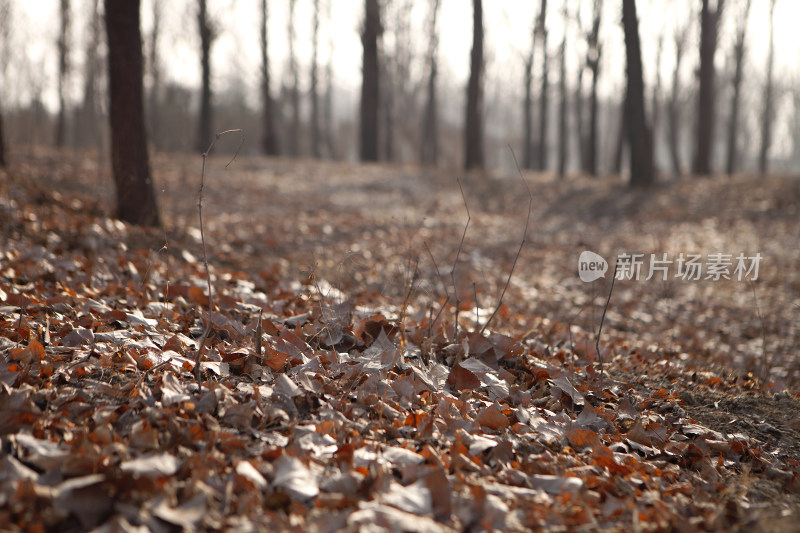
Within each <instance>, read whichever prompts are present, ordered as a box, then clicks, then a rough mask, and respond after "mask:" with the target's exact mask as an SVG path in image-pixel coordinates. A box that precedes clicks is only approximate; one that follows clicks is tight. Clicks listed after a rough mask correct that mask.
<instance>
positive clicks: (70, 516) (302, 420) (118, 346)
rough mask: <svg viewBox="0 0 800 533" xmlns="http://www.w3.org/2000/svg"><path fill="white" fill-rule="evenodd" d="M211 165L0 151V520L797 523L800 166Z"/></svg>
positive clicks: (227, 524)
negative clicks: (743, 269) (144, 206)
mask: <svg viewBox="0 0 800 533" xmlns="http://www.w3.org/2000/svg"><path fill="white" fill-rule="evenodd" d="M200 163H201V160H200V157H193V156H175V155H158V156H156V157H154V161H153V169H154V178H155V184H156V188H157V189H158V191H159V196H160V202H161V209H162V215H163V219H164V220H165V221H166V222H165V228H163V229H142V228H134V227H129V226H127V225H125V224H122V223H120V222H118V221H115V220H113V219H112V218H110V217H111V216H112V215H113V209H112V203H111V199H112V198H113V188H112V181H111V178H110V176H108V174H107V171H106V170H104V169H105V167H106V164H107V161H98V159H97V158H96V157H95V156H93V155H92V154H73V153H54V152H48V151H45V150H33V151H31V152H30V153H27V154H24V157H23V156H20V157H19V158H18V160H17V161H12V165H11V167H10V168H9V169H8V171H7V172H5V173H2V174H0V177H1V178H2V180H0V227H1V228H2V235H3V240H2V241H0V244H1V245H2V248H0V258H1V259H2V264H0V312H1V313H2V314H1V315H0V350H2V351H1V352H0V353H1V354H2V359H0V443H1V444H2V448H1V449H2V452H0V453H2V456H1V458H0V529H2V530H23V529H35V528H38V529H40V530H52V531H56V530H58V531H68V530H76V531H77V530H91V529H96V530H98V531H106V530H108V531H111V530H122V531H140V530H147V529H149V530H163V531H169V530H177V529H181V528H182V529H189V530H192V529H199V530H207V529H220V528H227V529H231V528H238V529H244V530H260V529H294V528H300V529H308V530H315V531H333V530H342V529H344V530H353V531H356V530H361V529H363V530H370V531H371V530H374V529H375V528H376V527H382V528H383V529H384V530H387V531H448V530H470V531H479V530H484V529H486V530H488V529H508V530H528V529H536V530H544V531H565V530H580V529H585V530H607V531H628V530H641V531H667V530H675V529H677V530H687V531H692V530H695V531H707V530H745V531H781V530H783V531H791V530H793V529H794V524H795V522H796V521H797V518H798V513H800V479H798V474H799V473H800V444H798V431H800V398H799V397H798V392H800V363H799V362H798V348H800V328H798V323H800V322H799V321H798V314H800V247H798V246H797V237H796V224H797V220H798V215H800V179H797V178H793V177H785V176H771V177H767V178H764V177H758V178H757V177H753V176H736V177H732V178H729V177H711V178H698V179H684V180H680V181H664V182H662V183H661V184H659V185H658V186H656V187H655V188H653V189H648V190H630V189H628V188H627V187H626V186H624V185H623V184H621V183H620V182H619V180H618V179H616V178H603V179H598V180H592V179H588V178H585V177H579V176H573V177H569V178H568V179H566V180H561V181H559V180H556V179H555V178H554V177H552V176H549V175H534V174H525V176H524V177H525V182H523V181H522V180H521V179H520V177H519V175H518V174H517V173H516V171H511V170H509V171H505V172H498V173H495V174H468V175H463V174H460V173H458V172H456V171H446V170H441V169H439V170H434V169H420V168H418V167H413V166H399V165H394V166H392V165H364V166H359V165H352V164H345V163H330V162H307V161H293V160H288V159H263V158H249V157H240V158H238V159H237V160H236V161H234V162H233V163H231V164H230V165H228V167H227V168H226V167H225V165H226V163H228V159H226V158H223V157H221V156H220V157H212V158H210V159H209V161H208V166H207V168H206V174H205V180H204V183H205V186H204V190H203V218H204V226H203V230H204V231H203V233H202V236H204V237H205V244H206V253H205V256H206V257H207V262H208V275H209V276H210V285H211V292H210V294H209V279H208V278H207V274H206V267H205V261H204V251H203V242H202V237H201V232H200V227H199V222H198V208H197V204H198V192H199V187H200V166H201V165H200ZM509 167H510V168H511V167H513V165H509ZM529 206H530V207H529ZM528 218H529V221H528V223H527V225H526V220H528ZM526 227H527V229H526ZM583 251H593V252H596V253H598V254H599V255H601V256H603V257H604V258H605V259H606V260H608V263H609V270H608V272H606V276H605V278H601V279H598V280H597V281H594V282H588V283H584V282H583V281H581V279H580V278H579V276H578V257H579V255H580V253H581V252H583ZM626 253H627V254H633V253H642V254H644V256H645V257H646V258H650V256H651V254H655V256H656V257H657V258H661V257H662V254H667V257H668V258H669V259H670V260H673V261H675V260H677V258H678V257H679V255H680V254H681V253H683V254H695V253H697V254H703V256H704V257H703V259H704V260H706V263H705V265H706V267H707V265H708V264H709V263H710V262H711V260H710V259H708V256H709V254H731V256H732V257H733V258H735V257H736V256H737V255H738V254H740V253H741V254H744V255H745V256H746V257H750V256H754V255H755V254H756V253H760V254H761V256H762V260H761V262H760V263H759V272H758V276H757V278H756V279H753V278H755V276H754V273H753V272H750V276H749V277H748V276H744V277H743V279H741V280H739V279H737V276H736V275H735V274H734V272H733V267H734V266H735V259H734V260H733V264H732V265H731V267H730V269H729V274H730V276H729V277H730V278H731V279H724V278H723V279H719V280H714V279H705V278H706V273H707V271H704V273H703V276H701V279H699V280H690V281H687V280H683V279H681V278H680V277H676V276H675V274H676V273H677V268H678V265H677V263H676V262H673V263H671V264H670V269H671V270H670V271H669V276H668V279H667V280H663V279H659V278H660V276H659V275H656V276H655V277H654V278H653V279H650V280H645V279H644V278H645V277H647V276H646V274H647V270H648V265H649V261H645V264H644V265H643V267H642V269H643V270H642V275H641V276H640V278H639V279H638V280H634V279H619V280H617V281H616V282H615V284H614V286H613V291H611V278H612V277H613V270H614V258H616V257H617V256H619V255H620V254H626ZM512 266H513V275H512V274H511V272H512ZM712 278H713V276H712ZM504 287H506V289H504ZM609 293H610V297H609ZM501 299H502V301H501ZM209 306H212V307H213V312H212V313H211V314H210V315H209V313H208V308H209ZM606 307H607V309H606ZM490 317H491V318H490ZM209 320H210V327H209ZM601 322H602V325H603V326H602V327H603V329H602V333H601V334H600V335H599V337H598V330H599V328H600V325H601ZM198 346H199V350H200V359H201V363H200V366H199V367H196V366H195V364H196V361H197V357H198ZM598 352H599V354H598ZM598 355H600V357H598ZM196 370H199V372H196Z"/></svg>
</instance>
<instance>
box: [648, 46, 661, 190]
mask: <svg viewBox="0 0 800 533" xmlns="http://www.w3.org/2000/svg"><path fill="white" fill-rule="evenodd" d="M663 55H664V32H663V31H662V32H659V34H658V40H657V41H656V61H655V70H656V79H655V83H654V84H653V94H652V103H651V106H650V148H651V150H653V172H654V173H655V174H656V175H658V165H657V164H656V152H655V150H656V146H658V137H657V136H658V126H659V124H660V123H661V58H662V56H663Z"/></svg>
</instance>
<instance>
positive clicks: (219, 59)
mask: <svg viewBox="0 0 800 533" xmlns="http://www.w3.org/2000/svg"><path fill="white" fill-rule="evenodd" d="M154 1H155V0H142V32H143V34H144V36H145V37H146V36H147V34H148V33H149V32H150V28H151V26H152V9H153V2H154ZM312 1H313V0H297V8H296V14H295V23H296V27H297V30H296V34H297V40H296V53H297V57H298V62H299V65H300V67H301V69H302V74H301V78H300V81H301V88H304V87H307V85H308V80H307V72H308V66H309V65H310V58H311V24H312V17H311V14H312V5H313V4H312ZM93 2H94V0H72V5H73V13H74V21H73V32H72V35H73V38H74V39H75V41H76V42H77V41H79V40H80V39H81V38H82V36H84V35H86V34H87V32H86V30H85V24H86V18H87V13H88V12H89V10H90V6H91V5H92V4H93ZM208 2H209V11H210V13H211V15H212V17H213V18H214V19H215V20H216V22H217V25H218V28H219V29H220V35H219V38H218V39H217V40H216V41H215V44H214V47H213V56H212V64H213V69H214V72H215V74H214V86H215V87H214V88H215V89H216V90H217V91H220V90H223V89H224V88H225V86H226V84H232V83H239V80H240V79H241V80H242V81H243V82H244V84H245V85H246V91H245V92H246V94H249V95H251V98H253V100H254V102H253V103H255V95H256V94H257V93H256V90H257V87H258V65H259V50H258V25H259V16H258V8H259V5H260V0H208ZM320 2H321V6H322V10H323V17H322V18H323V21H322V22H321V31H322V34H321V37H320V42H321V51H320V54H321V57H320V61H321V63H322V64H324V63H325V62H326V61H327V57H328V54H329V53H331V48H330V44H332V54H333V65H334V77H335V83H336V84H337V85H338V86H340V87H343V88H345V89H357V88H358V87H359V86H360V83H361V73H360V68H361V43H360V37H359V28H360V24H361V17H362V11H363V1H362V0H320ZM391 2H392V5H393V6H398V7H399V8H401V9H406V8H408V9H410V10H411V17H412V28H413V34H414V36H415V38H414V39H413V46H414V49H415V51H416V52H417V53H418V54H420V55H421V54H423V53H424V51H425V49H426V47H427V45H428V32H427V30H426V24H427V22H426V21H427V17H428V14H429V10H430V6H431V4H432V1H426V0H391ZM741 2H742V0H728V1H727V5H726V14H725V15H726V16H725V18H724V23H723V27H722V30H721V35H720V48H719V50H718V53H717V63H718V66H720V67H722V66H724V64H725V61H726V60H727V58H728V57H729V55H730V47H731V45H730V43H731V41H732V35H733V34H732V28H733V22H734V21H735V19H736V16H737V14H738V13H739V5H740V4H741ZM699 3H700V2H699V0H695V1H691V0H639V1H638V2H637V6H638V9H639V18H640V34H641V37H642V46H643V63H644V69H645V77H646V83H648V85H652V83H653V80H654V79H655V75H656V68H655V56H656V43H657V41H658V38H659V36H661V35H665V40H664V48H663V58H662V62H661V76H662V80H663V83H664V84H665V86H666V85H667V84H668V82H669V79H670V76H671V70H672V67H673V65H674V59H673V58H674V48H673V44H672V40H671V35H672V33H673V31H674V28H675V27H676V25H685V24H686V23H687V21H688V20H689V19H690V16H692V12H693V10H694V11H695V12H696V9H697V6H698V5H699ZM11 4H12V9H13V10H14V14H13V19H12V20H13V24H12V33H13V35H12V39H13V40H14V42H15V43H16V45H15V46H14V50H15V52H19V53H15V54H14V55H13V57H12V60H11V64H10V65H9V67H8V69H7V71H6V75H5V79H4V82H5V84H4V91H3V92H4V96H2V98H3V99H4V100H5V101H4V102H3V104H4V105H10V104H13V103H15V102H24V101H25V100H26V99H27V98H29V96H30V92H31V87H40V88H41V90H42V94H43V99H44V101H45V104H46V105H47V106H48V107H51V108H54V107H55V101H56V96H55V95H56V69H57V57H56V52H55V42H56V38H57V34H58V24H59V22H58V16H57V13H58V5H59V0H11ZM538 4H539V2H536V1H534V0H493V1H490V2H484V23H485V32H486V37H485V39H486V56H487V60H488V62H487V78H488V80H489V81H490V82H493V83H490V85H491V86H492V87H509V93H510V95H516V93H517V92H518V90H521V80H522V64H523V61H524V56H525V54H526V53H527V51H528V50H529V48H530V42H531V28H532V24H533V21H534V18H535V16H536V14H537V13H536V12H537V10H538ZM160 5H161V9H163V20H164V24H163V25H164V30H163V31H164V33H163V38H162V41H161V50H160V52H161V57H162V60H163V62H164V64H165V71H166V77H167V78H168V79H171V80H173V81H177V82H179V83H182V84H185V85H189V86H197V85H199V78H200V76H199V60H198V58H197V52H196V49H197V37H196V24H195V19H194V13H195V11H194V9H195V3H194V2H193V1H191V0H160ZM269 5H270V26H269V34H270V44H269V46H270V54H271V60H272V75H273V80H275V85H274V86H273V92H275V91H276V88H277V85H278V83H279V82H280V80H281V79H282V78H281V76H282V75H284V73H285V71H286V69H285V65H286V63H287V51H288V47H287V29H286V28H287V20H288V5H289V1H288V0H270V1H269ZM567 5H568V6H569V9H570V10H571V12H572V13H571V14H572V16H574V15H575V11H576V10H577V7H578V5H580V7H581V12H582V18H583V20H584V24H585V25H588V24H589V17H590V15H591V13H590V12H591V0H569V2H568V3H567ZM404 6H407V7H404ZM561 6H562V3H561V2H558V1H553V0H551V1H550V2H549V12H548V27H549V44H550V48H551V53H552V56H553V57H554V56H555V53H556V49H557V47H558V44H559V43H560V40H561V36H562V35H563V28H564V24H563V22H562V14H561ZM618 8H619V2H618V1H617V0H606V2H605V9H604V15H603V25H602V30H601V40H602V42H603V43H604V52H603V65H602V68H603V70H604V73H603V75H602V77H601V86H600V90H601V93H603V94H606V95H610V94H616V93H617V92H618V91H619V90H620V88H621V87H622V84H623V81H624V77H623V76H624V48H623V41H622V30H621V25H620V23H619V20H620V14H619V13H618V12H617V10H618ZM328 14H329V15H328ZM328 16H330V22H328V20H327V17H328ZM471 17H472V12H471V2H469V0H441V11H440V22H441V26H440V28H441V41H440V72H442V80H443V83H444V84H450V85H453V86H457V85H462V84H465V83H466V79H467V77H468V69H469V50H470V47H471V38H472V19H471ZM798 20H800V1H797V0H777V5H776V10H775V43H776V74H777V76H778V77H779V78H780V79H783V80H787V82H788V81H792V80H795V79H797V77H798V73H800V68H798V67H800V65H797V58H798V57H800V54H799V52H800V32H798V31H797V21H798ZM393 22H394V21H393V20H392V18H391V17H390V16H386V17H385V20H384V24H385V25H386V26H388V27H389V28H390V29H391V26H392V24H393ZM696 26H697V25H696V24H695V25H694V27H693V31H692V32H691V33H690V39H691V40H692V44H691V45H690V47H689V49H688V52H687V56H686V61H685V65H684V72H683V80H684V83H686V84H688V83H689V82H690V81H692V79H691V77H692V72H693V70H694V69H695V68H696V62H697V59H696V57H697V52H696V46H695V44H694V43H695V42H696V41H697V39H698V35H697V29H696ZM748 27H749V43H748V44H749V47H750V49H749V52H748V58H747V67H749V69H750V70H749V71H748V72H749V73H750V74H749V75H748V77H747V82H748V83H758V82H759V80H763V78H764V65H765V63H766V59H765V58H766V55H767V45H768V28H769V25H768V0H753V4H752V8H751V12H750V17H749V26H748ZM568 36H569V39H568V43H569V44H568V69H569V71H570V73H571V74H570V76H572V79H574V72H575V69H576V66H577V65H578V61H579V57H580V54H582V53H583V52H582V50H583V46H584V44H583V42H582V41H581V40H580V39H577V38H576V32H575V29H574V25H573V26H571V29H570V33H569V34H568ZM386 45H387V46H389V45H391V34H390V33H387V40H386ZM81 50H82V46H80V45H79V46H78V48H77V50H76V52H75V54H74V55H73V64H74V68H75V70H76V71H77V72H80V64H81V61H82V53H81ZM551 64H554V65H555V60H552V62H551ZM414 67H415V71H414V72H412V75H413V74H415V73H416V74H419V73H420V72H421V68H422V65H421V60H420V61H418V62H417V63H415V64H414ZM556 77H557V76H556V75H555V74H554V75H553V76H552V79H554V80H555V79H556ZM757 87H758V85H756V87H754V89H757ZM512 88H513V89H512ZM517 88H520V89H517ZM354 92H356V91H354ZM70 93H71V96H72V97H73V98H75V99H77V98H79V96H80V80H79V76H73V81H72V83H71V85H70ZM9 100H10V101H9Z"/></svg>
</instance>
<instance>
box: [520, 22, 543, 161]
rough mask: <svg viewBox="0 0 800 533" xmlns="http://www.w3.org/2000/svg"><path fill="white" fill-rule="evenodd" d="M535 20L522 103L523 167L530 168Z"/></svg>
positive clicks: (533, 149)
mask: <svg viewBox="0 0 800 533" xmlns="http://www.w3.org/2000/svg"><path fill="white" fill-rule="evenodd" d="M537 27H538V26H537V22H534V24H533V31H532V32H531V33H532V34H533V35H532V38H531V51H530V53H529V54H528V59H527V60H526V61H525V81H524V83H525V100H524V102H523V104H522V117H523V118H522V120H523V128H524V132H523V134H524V141H523V142H524V143H525V154H524V158H523V168H526V169H528V170H532V169H533V167H534V164H533V162H534V157H535V154H534V152H535V147H534V145H533V59H534V56H535V55H536V35H537V34H538V33H539V32H538V30H537Z"/></svg>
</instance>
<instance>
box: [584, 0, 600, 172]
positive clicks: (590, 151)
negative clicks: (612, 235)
mask: <svg viewBox="0 0 800 533" xmlns="http://www.w3.org/2000/svg"><path fill="white" fill-rule="evenodd" d="M592 6H593V7H592V30H591V31H590V32H589V38H588V45H589V50H588V52H587V57H586V65H587V66H588V67H589V71H591V73H592V89H591V93H590V94H589V140H588V142H587V146H586V173H587V174H589V175H590V176H597V147H598V139H597V119H598V111H597V81H598V78H599V76H600V55H601V52H602V47H601V46H600V14H601V13H602V11H603V0H594V3H593V4H592Z"/></svg>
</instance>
